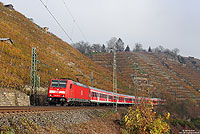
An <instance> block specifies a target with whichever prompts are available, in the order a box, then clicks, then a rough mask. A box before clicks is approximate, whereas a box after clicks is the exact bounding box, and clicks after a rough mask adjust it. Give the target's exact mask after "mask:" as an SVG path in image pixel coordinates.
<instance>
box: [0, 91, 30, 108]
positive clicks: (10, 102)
mask: <svg viewBox="0 0 200 134" xmlns="http://www.w3.org/2000/svg"><path fill="white" fill-rule="evenodd" d="M0 106H30V99H29V96H28V95H26V94H24V93H22V92H20V91H15V90H10V89H0Z"/></svg>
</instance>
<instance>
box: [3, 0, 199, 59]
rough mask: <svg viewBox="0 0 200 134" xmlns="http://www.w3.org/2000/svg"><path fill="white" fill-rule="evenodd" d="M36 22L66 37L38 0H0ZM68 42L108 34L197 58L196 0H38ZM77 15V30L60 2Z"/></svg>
mask: <svg viewBox="0 0 200 134" xmlns="http://www.w3.org/2000/svg"><path fill="white" fill-rule="evenodd" d="M0 1H1V2H3V3H4V4H8V3H11V4H13V5H14V8H15V9H16V10H17V11H19V12H21V13H22V14H24V15H25V16H26V17H28V18H33V19H34V22H35V23H37V24H38V25H40V26H41V27H44V26H47V27H49V28H50V29H49V30H50V31H51V32H52V33H54V34H56V35H57V36H58V37H60V38H62V39H63V40H64V41H66V42H68V43H71V42H70V40H69V38H68V37H67V36H66V35H65V33H64V32H63V31H62V30H61V28H60V27H59V26H58V25H57V24H56V22H55V21H54V20H53V18H52V17H51V16H50V14H49V13H48V12H47V10H46V9H45V7H44V6H43V5H42V4H41V2H40V0H0ZM42 1H43V2H44V3H45V4H46V5H47V7H48V8H49V10H50V11H51V12H52V13H53V15H54V16H55V17H56V18H57V20H58V21H59V22H60V23H61V25H62V26H63V27H64V29H65V31H66V32H67V33H68V34H69V36H70V37H71V38H72V40H73V42H78V41H81V40H83V41H86V40H87V41H88V42H89V43H91V44H92V43H101V44H106V41H108V40H109V39H110V38H111V37H117V38H121V39H122V40H123V41H124V43H125V45H129V46H131V48H133V47H134V44H135V43H141V44H142V45H143V48H146V49H147V48H148V47H149V46H151V47H152V48H154V47H156V46H159V45H162V46H164V48H169V49H173V48H179V49H180V54H181V55H183V56H194V57H197V58H200V0H42ZM63 1H64V2H65V3H66V5H67V7H68V9H69V10H70V11H71V14H72V15H73V17H74V18H75V20H76V23H77V24H78V26H79V27H80V29H81V31H82V32H83V34H84V36H85V37H86V38H84V37H83V35H82V34H81V32H80V31H79V29H78V28H77V26H76V24H74V23H73V19H72V17H71V16H70V13H69V12H68V10H67V8H66V6H65V4H64V2H63Z"/></svg>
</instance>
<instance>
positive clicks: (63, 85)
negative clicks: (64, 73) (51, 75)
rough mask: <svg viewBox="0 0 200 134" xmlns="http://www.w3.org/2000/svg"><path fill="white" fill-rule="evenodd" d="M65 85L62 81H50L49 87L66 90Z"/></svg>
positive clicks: (65, 82)
mask: <svg viewBox="0 0 200 134" xmlns="http://www.w3.org/2000/svg"><path fill="white" fill-rule="evenodd" d="M66 85H67V81H63V80H52V82H51V87H62V88H66Z"/></svg>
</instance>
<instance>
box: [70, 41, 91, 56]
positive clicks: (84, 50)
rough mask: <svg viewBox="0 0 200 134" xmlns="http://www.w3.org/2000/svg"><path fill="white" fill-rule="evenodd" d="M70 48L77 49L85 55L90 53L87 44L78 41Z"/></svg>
mask: <svg viewBox="0 0 200 134" xmlns="http://www.w3.org/2000/svg"><path fill="white" fill-rule="evenodd" d="M72 46H73V47H74V48H76V49H78V50H79V51H80V52H81V53H82V54H87V53H90V51H91V47H90V45H89V43H88V42H84V41H80V42H77V43H74V44H72Z"/></svg>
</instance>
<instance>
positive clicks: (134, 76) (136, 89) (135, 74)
mask: <svg viewBox="0 0 200 134" xmlns="http://www.w3.org/2000/svg"><path fill="white" fill-rule="evenodd" d="M133 81H134V86H135V104H136V105H137V103H138V86H137V72H135V73H134V75H133Z"/></svg>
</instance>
